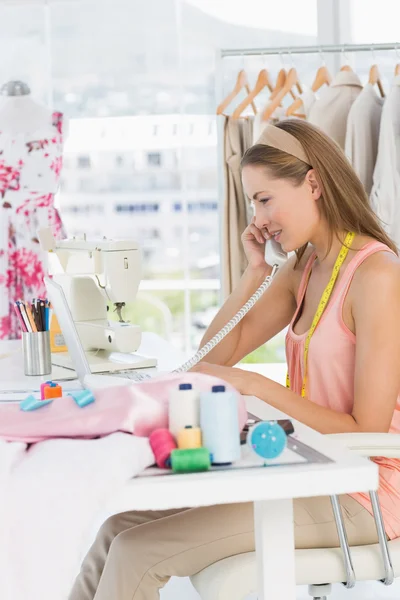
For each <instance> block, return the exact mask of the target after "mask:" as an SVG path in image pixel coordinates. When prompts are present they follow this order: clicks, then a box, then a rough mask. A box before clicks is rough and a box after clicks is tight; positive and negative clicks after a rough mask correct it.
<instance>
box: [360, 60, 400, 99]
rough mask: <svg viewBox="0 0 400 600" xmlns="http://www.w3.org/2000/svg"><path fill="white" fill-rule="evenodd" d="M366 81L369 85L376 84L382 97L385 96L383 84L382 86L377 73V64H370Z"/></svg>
mask: <svg viewBox="0 0 400 600" xmlns="http://www.w3.org/2000/svg"><path fill="white" fill-rule="evenodd" d="M399 66H400V65H399ZM368 83H370V84H371V85H377V86H378V90H379V93H380V95H381V97H382V98H384V97H385V92H384V91H383V86H382V81H381V77H380V74H379V69H378V65H372V66H371V68H370V70H369V79H368Z"/></svg>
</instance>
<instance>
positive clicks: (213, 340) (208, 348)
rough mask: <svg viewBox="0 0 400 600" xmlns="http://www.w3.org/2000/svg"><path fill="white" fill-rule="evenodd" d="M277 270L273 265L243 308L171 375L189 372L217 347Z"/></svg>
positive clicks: (267, 286)
mask: <svg viewBox="0 0 400 600" xmlns="http://www.w3.org/2000/svg"><path fill="white" fill-rule="evenodd" d="M277 270H278V265H276V264H275V265H274V266H273V268H272V272H271V274H270V275H268V277H266V278H265V281H263V283H262V284H261V285H260V287H259V288H258V290H256V291H255V292H254V294H253V295H252V296H251V298H250V299H249V300H248V301H247V302H246V304H245V305H244V306H242V308H241V309H240V310H239V311H238V312H237V313H236V315H235V316H234V317H232V319H231V320H230V321H228V323H227V324H226V325H225V327H223V328H222V329H221V331H219V332H218V333H217V334H216V335H214V337H213V338H211V340H210V341H209V342H207V344H205V345H204V346H203V347H202V348H200V350H199V351H198V352H196V354H195V355H194V356H192V358H190V359H189V360H188V361H186V362H185V363H183V365H181V366H180V367H179V368H178V369H175V370H174V371H172V372H173V373H185V372H186V371H189V369H191V368H192V367H194V366H195V365H197V363H199V362H200V361H201V360H202V359H203V358H204V357H205V356H207V354H208V353H209V352H211V350H212V349H213V348H215V346H217V345H218V344H219V343H220V342H221V341H222V340H223V339H224V338H225V337H226V336H227V335H228V334H229V333H230V332H231V331H232V329H234V327H236V325H237V324H238V323H240V321H241V320H242V319H243V317H244V316H245V315H247V313H248V312H249V310H251V309H252V308H253V306H254V305H255V303H256V302H257V301H258V300H259V299H260V298H261V296H262V295H263V294H264V292H265V291H266V290H267V289H268V288H269V286H270V284H271V281H272V279H273V277H274V275H275V273H276V272H277Z"/></svg>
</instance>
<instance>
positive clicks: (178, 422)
mask: <svg viewBox="0 0 400 600" xmlns="http://www.w3.org/2000/svg"><path fill="white" fill-rule="evenodd" d="M186 425H191V426H192V427H199V425H200V407H199V394H198V392H197V391H196V390H194V389H193V387H192V384H191V383H181V384H179V387H178V389H174V390H171V392H170V394H169V405H168V429H169V430H170V432H171V433H172V435H174V436H175V437H177V435H178V433H179V432H180V431H181V429H184V428H185V427H186Z"/></svg>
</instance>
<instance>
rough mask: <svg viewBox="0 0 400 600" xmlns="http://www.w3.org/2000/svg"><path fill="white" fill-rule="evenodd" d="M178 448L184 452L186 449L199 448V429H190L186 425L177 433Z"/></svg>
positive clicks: (190, 427) (189, 426)
mask: <svg viewBox="0 0 400 600" xmlns="http://www.w3.org/2000/svg"><path fill="white" fill-rule="evenodd" d="M177 442H178V448H179V449H180V450H185V449H187V448H201V429H200V427H192V426H191V425H186V427H185V428H184V429H181V430H180V432H179V433H178V439H177Z"/></svg>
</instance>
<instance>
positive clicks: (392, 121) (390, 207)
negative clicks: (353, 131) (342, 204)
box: [370, 76, 400, 248]
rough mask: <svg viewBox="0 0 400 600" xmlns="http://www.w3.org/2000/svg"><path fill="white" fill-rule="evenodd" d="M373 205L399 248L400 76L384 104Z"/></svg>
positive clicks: (372, 196) (372, 195)
mask: <svg viewBox="0 0 400 600" xmlns="http://www.w3.org/2000/svg"><path fill="white" fill-rule="evenodd" d="M373 181H374V183H373V187H372V191H371V196H370V200H371V205H372V207H373V209H374V210H375V212H376V213H377V215H378V217H379V218H380V219H381V220H382V224H383V226H384V228H385V230H386V232H387V233H388V234H389V235H390V236H391V237H392V239H393V240H394V241H395V242H396V244H397V246H398V247H399V248H400V76H397V77H395V79H394V81H393V87H392V89H391V90H390V92H389V94H388V96H387V98H386V100H385V103H384V105H383V110H382V117H381V128H380V133H379V145H378V158H377V161H376V166H375V171H374V177H373Z"/></svg>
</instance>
